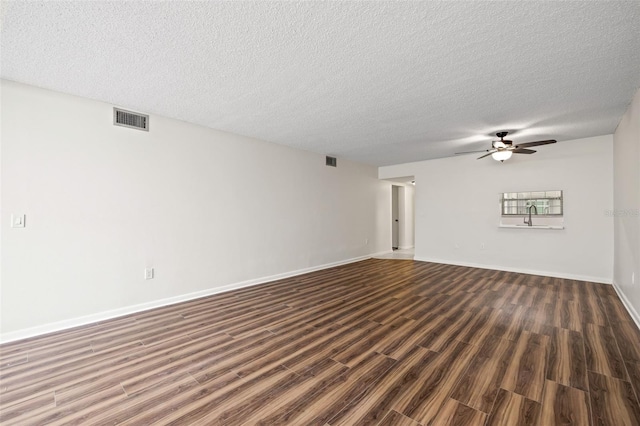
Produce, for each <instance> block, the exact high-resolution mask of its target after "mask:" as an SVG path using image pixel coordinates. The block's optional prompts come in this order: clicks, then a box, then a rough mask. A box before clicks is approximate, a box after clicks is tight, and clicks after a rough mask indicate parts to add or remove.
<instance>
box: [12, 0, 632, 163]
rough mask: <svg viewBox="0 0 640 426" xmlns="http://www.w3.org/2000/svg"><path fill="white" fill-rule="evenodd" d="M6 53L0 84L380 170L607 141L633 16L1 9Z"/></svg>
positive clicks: (380, 9)
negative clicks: (502, 144) (469, 153)
mask: <svg viewBox="0 0 640 426" xmlns="http://www.w3.org/2000/svg"><path fill="white" fill-rule="evenodd" d="M0 47H1V49H2V50H1V62H0V64H1V72H2V78H5V79H9V80H14V81H19V82H23V83H28V84H32V85H35V86H40V87H44V88H48V89H53V90H57V91H61V92H66V93H71V94H74V95H79V96H84V97H88V98H93V99H98V100H102V101H106V102H109V103H112V104H117V105H119V106H123V107H127V108H130V109H134V110H137V111H141V112H146V113H153V114H161V115H164V116H168V117H173V118H177V119H181V120H185V121H189V122H193V123H198V124H201V125H204V126H208V127H212V128H215V129H221V130H226V131H229V132H233V133H238V134H242V135H247V136H252V137H256V138H259V139H263V140H267V141H271V142H276V143H280V144H285V145H290V146H293V147H297V148H301V149H305V150H310V151H316V152H320V153H326V154H331V155H336V156H338V157H342V158H347V159H351V160H355V161H360V162H365V163H370V164H374V165H389V164H396V163H403V162H410V161H418V160H424V159H429V158H437V157H444V156H450V155H452V154H453V153H454V152H457V151H466V150H473V149H485V148H487V147H488V144H489V141H490V140H491V138H490V137H489V135H490V134H492V133H495V132H496V131H498V130H503V129H505V130H511V131H514V133H513V134H512V135H511V136H513V139H514V140H515V141H516V142H527V141H531V140H538V139H549V138H555V139H557V140H558V141H562V140H568V139H575V138H580V137H587V136H595V135H601V134H608V133H613V131H614V130H615V127H616V125H617V123H618V121H619V119H620V118H621V116H622V114H623V113H624V111H625V110H626V107H627V105H628V103H629V102H630V100H631V98H632V96H633V94H634V92H635V91H636V89H637V88H638V86H639V85H640V2H638V1H626V2H615V1H612V2H604V1H603V2H599V1H593V2H580V3H576V2H546V1H545V2H537V1H530V2H266V1H264V2H181V1H173V2H143V1H131V2H123V1H116V2H102V1H86V2H80V1H76V2H23V1H20V2H11V1H3V2H2V37H1V46H0ZM540 149H552V148H549V147H541V148H540Z"/></svg>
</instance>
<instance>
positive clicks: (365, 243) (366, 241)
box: [364, 238, 369, 246]
mask: <svg viewBox="0 0 640 426" xmlns="http://www.w3.org/2000/svg"><path fill="white" fill-rule="evenodd" d="M364 245H365V246H366V245H369V239H368V238H365V239H364Z"/></svg>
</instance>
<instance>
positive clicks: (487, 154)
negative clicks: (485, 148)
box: [476, 149, 498, 160]
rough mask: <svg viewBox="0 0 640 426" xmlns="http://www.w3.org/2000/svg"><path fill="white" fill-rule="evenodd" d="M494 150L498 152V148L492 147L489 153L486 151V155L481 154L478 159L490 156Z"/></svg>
mask: <svg viewBox="0 0 640 426" xmlns="http://www.w3.org/2000/svg"><path fill="white" fill-rule="evenodd" d="M494 152H498V150H497V149H492V150H491V151H489V152H488V153H486V154H485V155H483V156H480V157H478V158H476V160H479V159H481V158H484V157H488V156H490V155H491V154H493V153H494Z"/></svg>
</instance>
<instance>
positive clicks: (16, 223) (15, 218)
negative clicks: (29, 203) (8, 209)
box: [11, 214, 26, 228]
mask: <svg viewBox="0 0 640 426" xmlns="http://www.w3.org/2000/svg"><path fill="white" fill-rule="evenodd" d="M25 221H26V215H24V214H12V215H11V227H12V228H24V227H25Z"/></svg>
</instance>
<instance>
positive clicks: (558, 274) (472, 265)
mask: <svg viewBox="0 0 640 426" xmlns="http://www.w3.org/2000/svg"><path fill="white" fill-rule="evenodd" d="M414 260H419V261H421V262H433V263H444V264H446V265H456V266H468V267H470V268H479V269H492V270H496V271H505V272H517V273H520V274H529V275H542V276H545V277H554V278H564V279H568V280H578V281H589V282H592V283H601V284H612V280H611V278H603V277H591V276H587V275H577V274H567V273H564V272H551V271H540V270H535V269H523V268H511V267H507V266H499V265H483V264H479V263H470V262H457V261H451V260H442V259H428V258H424V257H414Z"/></svg>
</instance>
